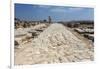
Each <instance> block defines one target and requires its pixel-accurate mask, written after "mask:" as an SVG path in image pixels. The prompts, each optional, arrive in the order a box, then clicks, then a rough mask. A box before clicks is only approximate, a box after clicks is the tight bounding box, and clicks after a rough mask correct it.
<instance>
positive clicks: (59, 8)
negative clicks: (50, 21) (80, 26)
mask: <svg viewBox="0 0 100 69" xmlns="http://www.w3.org/2000/svg"><path fill="white" fill-rule="evenodd" d="M50 11H51V12H66V11H67V10H66V9H65V8H64V7H56V8H52V9H50Z"/></svg>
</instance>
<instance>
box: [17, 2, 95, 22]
mask: <svg viewBox="0 0 100 69" xmlns="http://www.w3.org/2000/svg"><path fill="white" fill-rule="evenodd" d="M48 16H51V18H52V20H53V21H71V20H94V9H93V8H84V7H68V6H49V5H32V4H15V17H17V18H19V19H21V20H33V21H34V20H35V21H36V20H44V19H48Z"/></svg>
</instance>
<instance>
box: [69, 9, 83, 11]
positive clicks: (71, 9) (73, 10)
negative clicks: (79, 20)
mask: <svg viewBox="0 0 100 69" xmlns="http://www.w3.org/2000/svg"><path fill="white" fill-rule="evenodd" d="M68 10H70V11H80V10H83V8H68Z"/></svg>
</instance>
